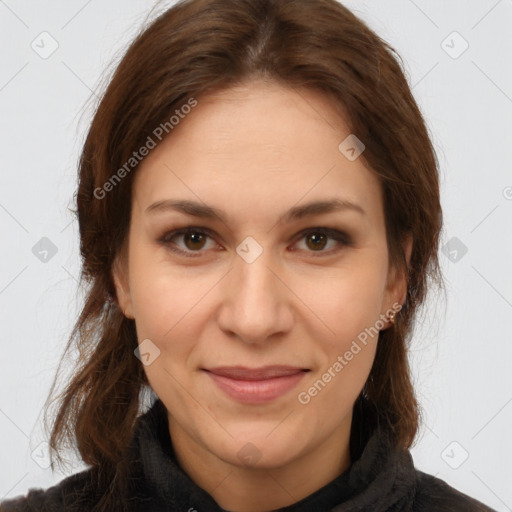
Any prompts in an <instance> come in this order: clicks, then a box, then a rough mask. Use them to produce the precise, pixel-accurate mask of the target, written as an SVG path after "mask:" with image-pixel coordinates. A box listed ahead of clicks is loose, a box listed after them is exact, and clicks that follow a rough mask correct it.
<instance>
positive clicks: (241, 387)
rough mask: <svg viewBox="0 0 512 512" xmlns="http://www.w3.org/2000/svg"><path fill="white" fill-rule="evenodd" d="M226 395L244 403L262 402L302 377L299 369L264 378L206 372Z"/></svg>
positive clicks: (279, 394)
mask: <svg viewBox="0 0 512 512" xmlns="http://www.w3.org/2000/svg"><path fill="white" fill-rule="evenodd" d="M206 373H207V374H208V375H209V376H210V377H211V378H212V379H213V382H215V384H217V386H218V387H219V388H220V389H221V390H222V391H224V393H226V394H227V395H228V396H230V397H231V398H234V399H235V400H237V401H239V402H242V403H245V404H263V403H266V402H270V401H272V400H275V399H276V398H279V397H280V396H282V395H284V394H285V393H287V392H288V391H290V390H291V389H293V388H294V387H295V386H296V385H297V384H298V383H299V381H300V380H301V379H302V377H304V374H305V373H306V372H304V371H301V372H299V373H294V374H293V375H287V376H283V377H274V378H272V379H265V380H238V379H231V378H229V377H224V376H221V375H217V374H215V373H211V372H208V371H207V372H206Z"/></svg>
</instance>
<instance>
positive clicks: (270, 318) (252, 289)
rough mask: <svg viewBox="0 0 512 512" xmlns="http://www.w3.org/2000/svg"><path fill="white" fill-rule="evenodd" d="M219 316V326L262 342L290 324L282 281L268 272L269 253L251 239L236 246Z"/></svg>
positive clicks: (270, 265) (270, 259)
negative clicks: (235, 255)
mask: <svg viewBox="0 0 512 512" xmlns="http://www.w3.org/2000/svg"><path fill="white" fill-rule="evenodd" d="M236 251H237V257H236V259H235V261H234V268H233V270H232V271H231V272H230V273H229V281H228V282H227V283H226V286H227V288H226V293H225V296H224V298H223V305H222V312H221V315H220V324H221V327H222V328H223V329H224V330H226V331H231V332H233V333H234V334H236V335H237V336H239V337H240V338H242V339H243V340H244V341H246V342H252V343H255V342H259V341H264V340H265V339H266V338H268V337H269V336H271V335H272V334H274V333H277V332H279V331H284V330H286V329H288V328H289V327H290V326H291V312H290V310H289V304H288V301H287V298H286V293H285V292H284V290H283V289H282V284H280V283H279V280H278V279H276V277H275V276H274V272H275V270H273V271H271V270H270V268H273V265H272V261H273V258H272V254H271V252H270V251H266V250H264V248H263V246H262V245H260V244H259V243H258V242H257V241H256V240H255V239H254V238H252V237H247V238H246V239H245V240H244V241H243V242H242V243H240V244H239V245H238V247H237V250H236Z"/></svg>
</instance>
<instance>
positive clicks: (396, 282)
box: [383, 234, 413, 314]
mask: <svg viewBox="0 0 512 512" xmlns="http://www.w3.org/2000/svg"><path fill="white" fill-rule="evenodd" d="M412 245H413V238H412V235H411V234H408V235H406V236H405V237H404V239H403V240H402V248H403V251H404V255H405V259H406V261H407V268H409V265H410V262H411V253H412ZM406 297H407V269H406V268H400V269H397V268H394V267H393V268H390V273H389V278H388V283H387V286H386V292H385V300H384V302H383V305H384V306H385V310H384V311H389V310H390V309H391V308H392V307H393V305H394V304H397V303H398V304H400V305H402V304H403V303H404V302H405V299H406ZM383 314H385V313H384V312H383Z"/></svg>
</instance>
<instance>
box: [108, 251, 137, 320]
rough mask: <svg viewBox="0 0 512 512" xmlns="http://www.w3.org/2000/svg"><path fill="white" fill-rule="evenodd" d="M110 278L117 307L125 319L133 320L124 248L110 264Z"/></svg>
mask: <svg viewBox="0 0 512 512" xmlns="http://www.w3.org/2000/svg"><path fill="white" fill-rule="evenodd" d="M112 277H113V279H114V286H115V289H116V296H117V301H118V303H119V307H120V308H121V310H122V311H123V313H124V316H126V317H127V318H131V319H132V320H133V319H135V316H134V315H133V305H132V298H131V294H130V283H129V280H128V260H127V257H126V252H125V250H124V248H123V249H122V250H121V253H120V254H118V255H117V256H116V258H115V260H114V263H113V264H112Z"/></svg>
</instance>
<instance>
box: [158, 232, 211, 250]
mask: <svg viewBox="0 0 512 512" xmlns="http://www.w3.org/2000/svg"><path fill="white" fill-rule="evenodd" d="M159 241H160V243H161V244H163V245H164V246H165V247H168V248H169V249H170V250H172V251H173V252H176V253H178V254H181V255H183V256H192V257H193V256H201V253H203V252H205V251H206V250H207V249H209V248H213V247H215V245H216V244H215V242H214V240H213V237H212V235H210V234H209V232H208V231H207V230H206V229H196V228H185V229H180V230H177V231H173V232H170V233H166V234H165V235H164V236H162V237H161V238H160V240H159ZM208 242H210V244H211V246H210V247H208Z"/></svg>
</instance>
